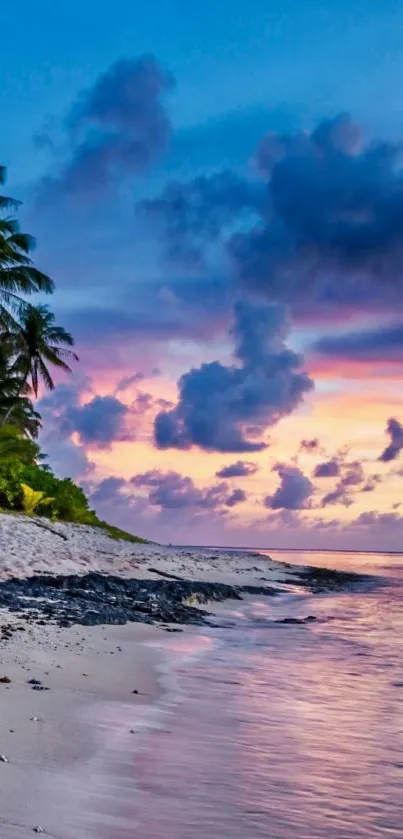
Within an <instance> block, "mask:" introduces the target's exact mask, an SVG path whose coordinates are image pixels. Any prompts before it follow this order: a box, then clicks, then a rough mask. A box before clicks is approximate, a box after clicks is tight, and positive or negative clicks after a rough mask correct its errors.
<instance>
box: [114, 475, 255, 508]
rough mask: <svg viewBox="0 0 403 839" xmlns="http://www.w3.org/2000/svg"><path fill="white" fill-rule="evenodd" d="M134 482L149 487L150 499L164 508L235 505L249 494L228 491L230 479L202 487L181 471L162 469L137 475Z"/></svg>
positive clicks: (139, 485)
mask: <svg viewBox="0 0 403 839" xmlns="http://www.w3.org/2000/svg"><path fill="white" fill-rule="evenodd" d="M130 484H131V485H132V486H134V487H136V488H139V489H144V488H145V489H147V491H148V500H149V503H150V504H152V505H153V506H156V507H161V508H162V509H182V508H188V507H189V508H202V509H205V510H220V509H221V508H223V506H227V507H233V506H235V505H236V504H239V503H240V502H241V501H244V500H245V498H246V496H245V494H244V493H242V490H235V491H234V492H232V493H230V494H228V484H226V483H219V484H215V485H214V486H211V487H207V489H199V488H198V487H196V485H195V483H194V481H193V479H192V478H189V477H188V476H186V475H180V474H179V472H174V471H169V472H162V471H160V470H159V469H152V470H150V471H149V472H143V473H141V474H139V475H134V476H133V477H132V478H131V479H130Z"/></svg>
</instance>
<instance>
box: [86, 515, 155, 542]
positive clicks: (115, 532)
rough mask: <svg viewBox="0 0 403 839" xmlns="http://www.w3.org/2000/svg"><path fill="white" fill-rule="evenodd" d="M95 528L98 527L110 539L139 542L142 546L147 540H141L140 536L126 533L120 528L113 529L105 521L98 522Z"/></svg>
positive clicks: (112, 526) (111, 525)
mask: <svg viewBox="0 0 403 839" xmlns="http://www.w3.org/2000/svg"><path fill="white" fill-rule="evenodd" d="M95 527H100V528H101V529H102V530H105V531H106V533H107V534H108V536H110V537H111V539H123V540H124V541H125V542H137V543H139V542H140V543H141V544H143V545H145V544H147V542H148V539H142V538H141V536H135V535H134V533H128V532H127V531H126V530H121V529H120V527H115V526H114V525H113V524H108V523H107V522H106V521H100V522H99V524H96V525H95Z"/></svg>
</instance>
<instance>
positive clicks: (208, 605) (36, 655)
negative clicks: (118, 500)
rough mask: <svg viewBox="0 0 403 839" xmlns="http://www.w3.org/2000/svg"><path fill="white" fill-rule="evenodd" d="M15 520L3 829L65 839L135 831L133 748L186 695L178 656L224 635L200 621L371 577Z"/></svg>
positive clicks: (2, 542) (9, 577)
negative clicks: (252, 599)
mask: <svg viewBox="0 0 403 839" xmlns="http://www.w3.org/2000/svg"><path fill="white" fill-rule="evenodd" d="M4 518H5V516H2V515H0V549H1V554H0V555H1V560H0V661H1V664H0V697H1V708H2V715H1V720H0V755H3V756H4V758H5V761H4V762H1V761H0V773H1V776H0V781H1V783H0V814H1V815H0V833H1V836H2V839H23V837H26V836H27V835H28V834H29V833H31V832H33V831H35V828H37V829H38V831H37V832H41V830H39V828H41V829H43V831H44V832H45V835H47V836H49V837H53V838H54V839H77V836H79V837H80V839H92V838H93V837H96V839H111V837H112V836H113V837H115V836H116V837H120V836H124V835H126V832H125V831H126V830H127V831H128V835H131V834H130V831H131V832H132V831H133V827H134V825H133V815H132V799H133V794H134V793H135V773H134V771H133V756H134V754H135V753H136V751H137V750H138V749H139V748H141V744H142V737H141V733H142V732H143V731H146V730H148V729H149V728H150V727H158V724H159V722H160V720H161V718H162V716H161V715H162V713H163V709H164V706H165V707H168V706H169V704H170V703H171V700H172V702H173V703H174V704H175V703H176V701H177V700H178V698H179V697H180V688H179V687H178V686H177V683H176V681H175V674H174V671H175V665H177V664H178V663H180V662H182V663H185V662H186V661H189V657H191V658H193V657H197V656H198V655H199V654H201V653H203V652H204V650H206V649H208V646H209V644H212V643H215V642H213V640H212V638H211V637H209V635H208V633H205V634H203V633H202V632H200V629H203V626H204V625H206V626H208V625H210V626H214V625H217V624H216V623H215V620H216V619H215V614H216V615H217V619H220V614H219V613H221V614H222V611H223V608H225V604H226V603H227V604H228V599H232V598H233V599H234V603H235V602H236V601H238V602H239V601H240V600H242V598H243V597H245V596H250V595H252V596H256V595H257V596H259V597H260V596H263V597H273V596H275V595H276V594H280V593H282V594H284V593H288V594H290V595H292V594H293V592H295V591H296V589H297V588H302V589H303V588H304V587H305V591H315V590H317V591H323V590H329V588H330V590H332V589H334V588H336V589H337V590H340V588H343V587H344V586H345V585H347V584H348V583H351V582H358V581H359V580H360V577H357V576H356V575H351V574H343V573H340V574H338V573H337V572H334V573H333V572H329V571H326V570H320V569H316V570H315V569H309V568H306V567H305V568H304V567H301V566H300V567H296V566H295V567H292V566H290V565H288V564H287V563H279V562H274V561H272V560H271V559H270V558H268V557H267V556H265V555H261V554H258V553H256V552H253V553H251V554H250V555H248V554H245V553H243V554H240V555H238V556H237V557H235V558H234V556H233V555H232V554H231V555H230V553H229V552H221V551H208V550H197V551H189V550H180V549H173V548H164V547H163V546H156V545H143V544H138V545H137V544H136V545H134V544H132V543H125V542H120V541H116V540H113V539H111V538H110V537H108V536H106V535H105V534H100V533H99V532H98V531H95V530H94V529H93V528H88V527H80V526H76V525H60V524H56V525H53V524H52V530H53V529H54V528H56V529H57V531H58V532H57V533H53V532H47V533H44V532H43V530H42V528H41V527H38V526H37V523H35V521H32V520H29V519H26V518H22V517H20V518H19V517H13V522H12V524H13V526H12V527H10V520H8V521H7V522H4ZM59 531H60V532H59ZM61 533H62V538H60V534H61ZM38 534H39V535H38ZM27 537H28V541H27ZM23 546H25V551H23V550H22V548H23ZM218 603H220V604H221V605H220V606H218V607H217V604H218ZM212 604H213V605H212ZM309 619H313V618H312V617H307V618H303V619H301V620H297V621H296V622H298V623H303V622H305V621H306V620H309ZM195 628H197V629H198V632H197V633H196V632H195ZM31 679H34V680H35V681H36V682H37V683H38V684H30V682H31ZM8 680H10V681H8ZM171 704H172V703H171ZM21 791H22V792H21ZM61 825H62V828H61V827H60V826H61Z"/></svg>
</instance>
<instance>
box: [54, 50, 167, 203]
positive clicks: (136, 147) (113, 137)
mask: <svg viewBox="0 0 403 839" xmlns="http://www.w3.org/2000/svg"><path fill="white" fill-rule="evenodd" d="M173 87H174V80H173V78H172V76H171V75H170V73H168V72H167V71H166V70H165V69H164V68H163V67H161V66H160V65H159V64H158V62H157V61H156V59H155V58H154V57H153V56H152V55H143V56H141V57H140V58H136V59H121V60H119V61H116V63H115V64H112V66H111V67H110V68H109V69H108V70H107V71H106V72H105V73H102V74H101V75H100V76H99V77H98V78H97V79H96V81H95V83H94V84H93V86H92V87H90V88H88V89H87V90H85V91H83V93H82V94H81V96H80V97H79V98H78V100H77V101H76V102H75V103H74V105H73V107H72V108H71V110H70V113H69V114H68V116H67V119H66V121H65V126H64V127H65V130H66V132H67V135H68V141H69V146H70V156H69V158H68V159H67V160H66V161H65V163H64V164H63V166H62V167H61V170H60V171H59V173H58V174H57V175H56V176H55V177H53V178H52V177H51V178H49V179H48V180H47V181H45V183H44V188H45V192H46V193H47V194H48V196H52V197H54V196H55V194H57V193H58V194H66V195H80V194H81V195H82V194H87V195H91V194H92V195H99V194H100V193H102V192H104V191H106V190H108V189H109V188H111V187H112V186H118V185H119V184H120V183H121V182H122V180H123V179H124V178H126V177H128V176H129V177H131V176H133V175H138V174H141V173H143V172H145V171H146V170H147V169H148V167H149V166H150V164H151V163H153V162H154V161H155V160H157V159H158V158H159V157H160V155H161V154H162V153H163V152H164V151H165V150H166V148H167V146H168V144H169V141H170V137H171V124H170V121H169V118H168V115H167V113H166V110H165V106H164V97H165V96H166V94H167V93H169V92H170V91H171V90H172V89H173Z"/></svg>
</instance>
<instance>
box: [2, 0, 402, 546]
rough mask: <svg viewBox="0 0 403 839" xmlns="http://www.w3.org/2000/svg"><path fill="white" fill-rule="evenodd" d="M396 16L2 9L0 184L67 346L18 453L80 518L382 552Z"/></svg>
mask: <svg viewBox="0 0 403 839" xmlns="http://www.w3.org/2000/svg"><path fill="white" fill-rule="evenodd" d="M402 27H403V5H402V4H401V2H400V0H383V1H382V2H380V0H349V2H346V0H339V2H338V3H337V4H335V3H331V2H328V1H327V0H305V2H304V3H303V4H302V3H300V2H299V0H250V2H249V3H248V4H245V3H244V2H241V0H231V3H229V2H228V0H222V2H221V3H216V2H214V3H213V2H212V0H205V2H204V3H203V4H200V3H195V2H192V0H176V2H175V3H167V2H166V0H149V2H148V3H147V4H145V5H144V6H143V7H142V8H141V9H139V8H138V7H137V4H133V3H129V2H127V0H115V3H114V4H113V8H112V7H111V5H110V3H108V4H107V3H106V2H104V0H97V3H95V0H87V2H86V3H82V2H80V3H79V2H78V0H70V2H69V3H68V4H67V3H60V4H54V3H51V2H50V0H37V3H36V4H35V6H33V4H32V3H31V2H29V0H21V2H20V4H19V5H18V8H17V7H15V6H14V7H13V6H10V5H9V6H8V7H7V9H5V10H4V11H3V13H2V28H3V38H2V53H1V56H0V68H1V77H2V86H1V89H0V112H1V113H2V115H3V132H2V135H1V139H0V152H1V154H0V157H1V163H2V164H4V165H5V166H6V167H7V171H8V182H7V190H8V192H9V193H11V194H12V195H14V196H15V197H18V198H19V199H20V200H21V201H22V202H23V203H22V207H21V211H20V217H21V218H20V220H21V225H22V227H23V228H24V229H26V230H28V231H29V232H30V233H32V234H33V235H34V236H35V237H36V239H37V249H36V252H35V260H36V262H37V264H38V266H39V267H40V268H41V269H42V270H44V271H46V272H47V273H49V274H50V275H51V276H52V278H53V279H54V280H55V282H56V285H57V291H56V294H55V295H54V297H53V298H52V300H51V301H49V302H51V305H52V308H54V310H55V312H56V314H57V318H58V320H59V321H60V323H61V324H63V325H64V326H65V327H66V328H68V329H70V330H71V332H72V333H73V335H74V337H75V340H76V349H77V353H78V355H79V357H80V362H79V364H77V366H76V367H75V369H74V375H73V376H71V377H68V378H66V377H64V378H63V377H57V387H56V389H55V390H54V391H53V392H51V393H45V392H43V391H42V392H41V394H40V399H39V410H40V412H41V414H42V417H43V430H42V433H41V444H42V447H43V449H44V450H45V451H46V452H47V454H48V457H49V462H50V464H51V466H52V468H53V469H54V471H55V472H56V474H58V475H59V476H61V477H62V476H63V477H64V476H69V477H72V478H73V479H74V480H76V481H77V482H78V483H80V484H81V485H82V486H83V487H84V488H85V491H86V492H87V494H88V495H89V497H90V503H91V505H92V506H93V507H94V508H95V509H96V510H97V512H98V514H99V515H100V516H102V517H103V518H105V519H107V520H109V521H111V522H113V523H115V524H117V525H118V526H121V527H124V528H126V529H128V530H131V531H133V532H136V533H139V534H140V535H143V536H146V537H148V538H150V539H153V540H156V541H164V542H170V543H182V544H208V545H213V544H214V545H234V546H250V547H259V546H261V547H267V548H270V547H272V548H280V547H284V548H298V547H300V548H304V549H307V548H310V547H311V548H320V549H324V548H330V549H336V548H337V549H349V548H350V549H356V550H358V549H359V550H364V551H365V550H370V549H371V550H401V548H402V533H403V506H402V504H401V501H400V498H401V491H402V485H403V454H402V452H403V394H402V388H401V381H402V365H403V316H402V307H401V300H402V283H403V280H402V276H403V274H402V271H403V178H402V174H401V171H402V170H401V152H402V145H401V144H402V139H403V119H402V117H403V103H402V98H401V95H400V85H399V79H400V78H401V77H402V75H403V49H402V43H401V35H400V33H401V31H402ZM17 37H18V49H16V48H15V45H16V38H17ZM5 128H7V130H5Z"/></svg>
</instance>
